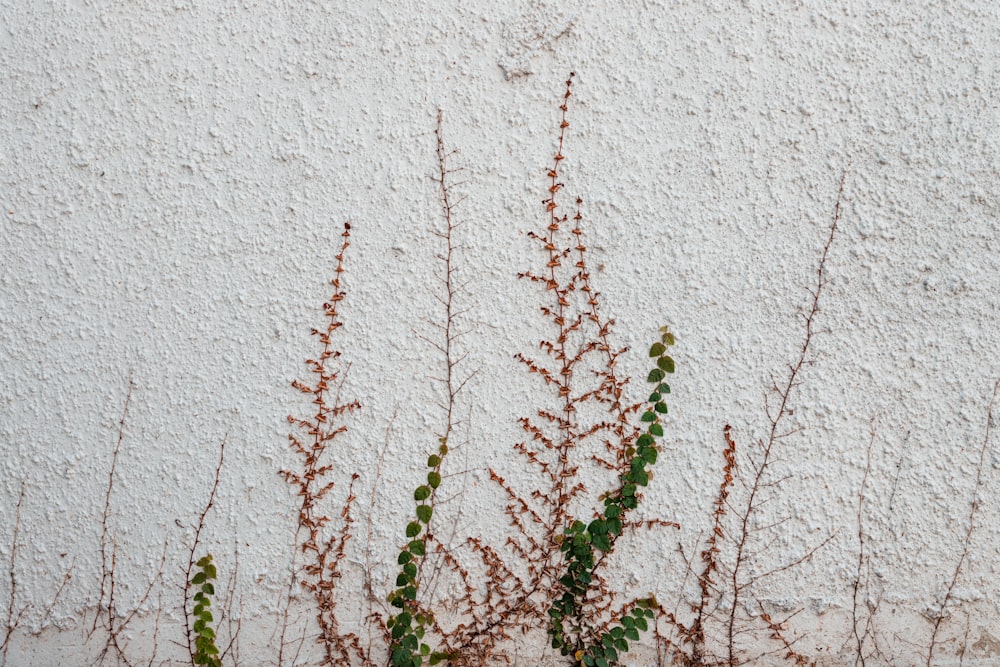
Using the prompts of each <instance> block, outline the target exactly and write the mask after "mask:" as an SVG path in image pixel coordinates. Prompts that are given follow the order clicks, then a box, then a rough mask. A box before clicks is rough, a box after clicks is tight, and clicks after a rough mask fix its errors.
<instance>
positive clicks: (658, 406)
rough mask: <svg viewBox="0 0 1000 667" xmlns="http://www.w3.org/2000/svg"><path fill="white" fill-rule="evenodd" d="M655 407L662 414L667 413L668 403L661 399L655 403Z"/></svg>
mask: <svg viewBox="0 0 1000 667" xmlns="http://www.w3.org/2000/svg"><path fill="white" fill-rule="evenodd" d="M653 409H654V410H656V411H657V412H659V413H660V414H661V415H665V414H667V404H666V403H664V402H663V401H660V402H659V403H657V404H656V405H654V406H653Z"/></svg>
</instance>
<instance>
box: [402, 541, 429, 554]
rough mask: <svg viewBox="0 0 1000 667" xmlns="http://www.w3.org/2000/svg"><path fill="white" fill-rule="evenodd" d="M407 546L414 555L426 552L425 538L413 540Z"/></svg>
mask: <svg viewBox="0 0 1000 667" xmlns="http://www.w3.org/2000/svg"><path fill="white" fill-rule="evenodd" d="M407 546H408V547H409V549H410V551H411V552H412V553H413V555H414V556H423V555H424V554H425V553H426V550H425V548H424V543H423V540H413V541H412V542H410V543H409V544H408V545H407Z"/></svg>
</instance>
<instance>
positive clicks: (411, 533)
mask: <svg viewBox="0 0 1000 667" xmlns="http://www.w3.org/2000/svg"><path fill="white" fill-rule="evenodd" d="M423 529H424V528H423V526H421V525H420V524H419V523H417V522H416V521H411V522H410V523H408V524H406V536H407V537H416V536H417V535H419V534H420V531H421V530H423Z"/></svg>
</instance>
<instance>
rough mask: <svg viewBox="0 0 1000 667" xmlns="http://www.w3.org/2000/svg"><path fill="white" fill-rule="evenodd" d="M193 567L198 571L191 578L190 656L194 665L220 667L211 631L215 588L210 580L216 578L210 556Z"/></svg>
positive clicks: (217, 651)
mask: <svg viewBox="0 0 1000 667" xmlns="http://www.w3.org/2000/svg"><path fill="white" fill-rule="evenodd" d="M195 565H196V566H197V567H198V571H197V572H196V573H195V575H194V576H193V577H191V586H193V587H197V592H195V594H194V611H193V612H192V613H193V615H194V626H193V627H192V630H194V633H195V638H194V655H192V656H191V658H192V660H194V664H196V665H211V667H221V666H222V660H221V659H220V658H219V649H218V647H216V645H215V630H213V629H212V621H213V620H215V619H213V618H212V611H211V607H212V597H211V596H213V595H215V586H214V585H213V584H212V580H213V579H215V577H216V571H215V565H214V564H213V563H212V554H208V555H207V556H203V557H202V558H201V559H200V560H199V561H198V562H197V563H195Z"/></svg>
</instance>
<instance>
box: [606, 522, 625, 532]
mask: <svg viewBox="0 0 1000 667" xmlns="http://www.w3.org/2000/svg"><path fill="white" fill-rule="evenodd" d="M608 533H610V534H611V535H621V534H622V521H621V519H608Z"/></svg>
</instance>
